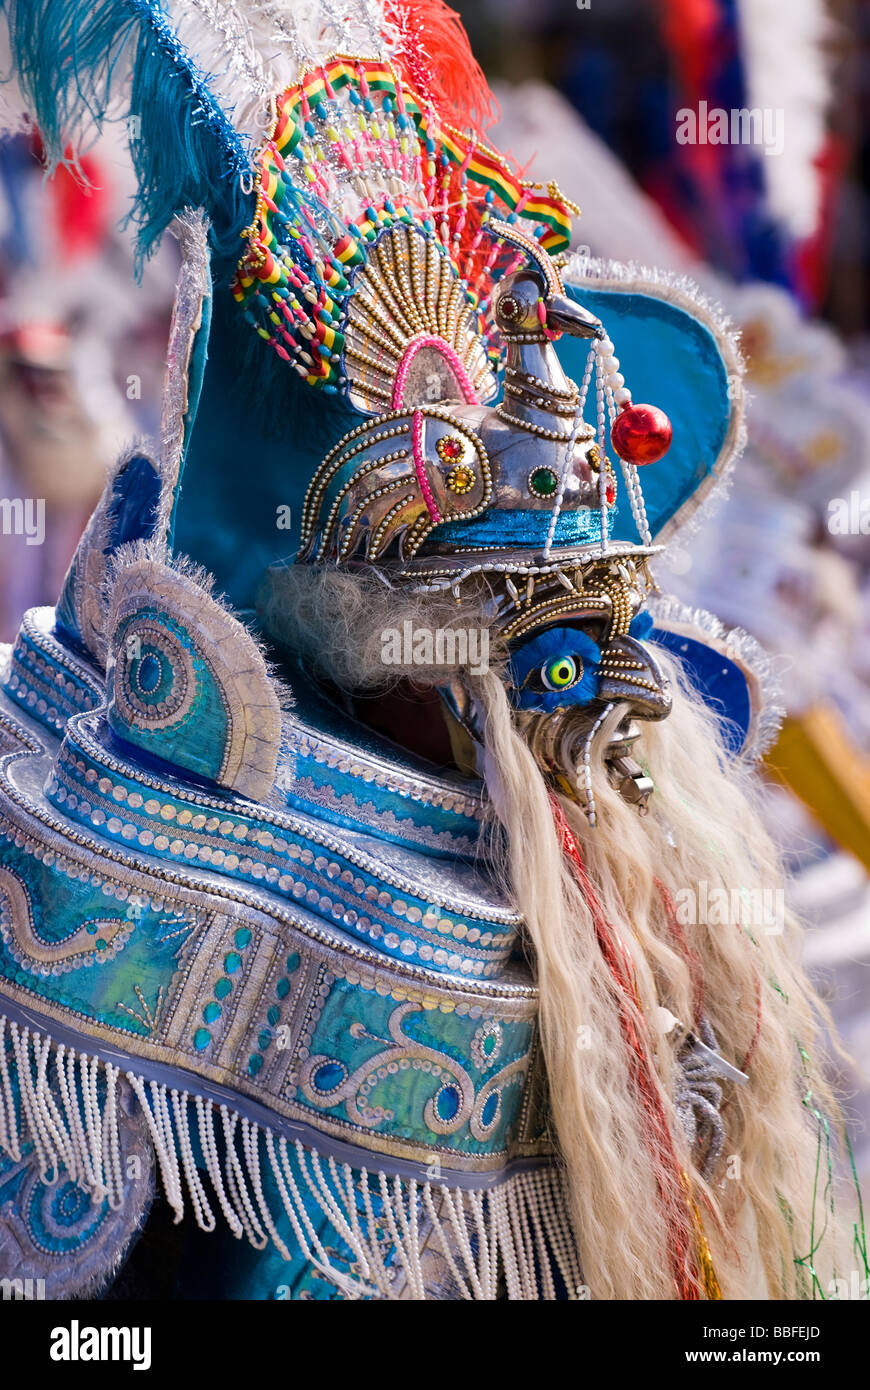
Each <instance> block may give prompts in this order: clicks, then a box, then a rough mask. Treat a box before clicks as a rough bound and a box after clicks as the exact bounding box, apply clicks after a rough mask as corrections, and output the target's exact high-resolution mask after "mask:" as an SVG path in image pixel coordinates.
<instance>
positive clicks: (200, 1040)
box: [193, 1028, 211, 1052]
mask: <svg viewBox="0 0 870 1390" xmlns="http://www.w3.org/2000/svg"><path fill="white" fill-rule="evenodd" d="M210 1042H211V1033H210V1032H209V1031H208V1029H207V1028H197V1030H196V1032H195V1033H194V1035H193V1045H194V1047H195V1048H196V1050H197V1052H202V1051H203V1049H204V1048H206V1047H208V1045H209V1043H210Z"/></svg>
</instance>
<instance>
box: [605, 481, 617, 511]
mask: <svg viewBox="0 0 870 1390" xmlns="http://www.w3.org/2000/svg"><path fill="white" fill-rule="evenodd" d="M604 498H605V501H606V502H607V505H608V507H612V506H613V503H614V501H615V500H616V488H615V487H614V486H613V483H608V484H607V486H606V488H605V489H604Z"/></svg>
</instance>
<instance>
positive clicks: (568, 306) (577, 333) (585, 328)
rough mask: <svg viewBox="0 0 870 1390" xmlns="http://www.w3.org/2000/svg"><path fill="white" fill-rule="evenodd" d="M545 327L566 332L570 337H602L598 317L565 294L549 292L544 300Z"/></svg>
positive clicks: (601, 328) (601, 327) (602, 328)
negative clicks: (545, 312)
mask: <svg viewBox="0 0 870 1390" xmlns="http://www.w3.org/2000/svg"><path fill="white" fill-rule="evenodd" d="M545 308H546V311H547V327H548V328H549V329H551V330H552V331H554V332H559V333H567V334H568V336H569V337H571V338H603V337H604V336H605V335H604V327H603V325H602V323H601V320H600V319H597V318H596V317H595V315H594V314H590V312H589V310H588V309H584V308H583V305H582V304H578V303H577V301H576V299H569V298H568V296H567V295H563V294H551V295H550V296H549V298H548V299H547V300H546V301H545Z"/></svg>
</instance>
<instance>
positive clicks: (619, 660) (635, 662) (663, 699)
mask: <svg viewBox="0 0 870 1390" xmlns="http://www.w3.org/2000/svg"><path fill="white" fill-rule="evenodd" d="M598 699H599V700H612V701H613V702H614V703H617V702H622V703H624V704H627V705H628V707H629V710H630V711H631V713H632V714H633V715H634V716H635V717H636V718H637V719H666V718H667V716H668V715H669V714H670V712H671V706H672V704H673V699H672V696H671V687H670V684H669V682H668V679H667V677H666V676H665V674H664V672H663V671H662V669H661V667H660V666H659V664H658V662H657V661H656V659H655V657H654V656H653V655H652V654H651V652H650V651H649V649H648V648H646V647H644V646H642V645H641V643H640V642H638V641H636V640H635V638H634V637H614V638H613V641H612V642H610V643H609V644H608V646H607V647H606V648H605V650H604V654H603V656H602V658H601V666H600V668H599V681H598Z"/></svg>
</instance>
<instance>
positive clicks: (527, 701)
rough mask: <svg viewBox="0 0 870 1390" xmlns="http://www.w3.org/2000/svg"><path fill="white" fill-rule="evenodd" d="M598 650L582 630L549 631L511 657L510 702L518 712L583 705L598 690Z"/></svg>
mask: <svg viewBox="0 0 870 1390" xmlns="http://www.w3.org/2000/svg"><path fill="white" fill-rule="evenodd" d="M600 661H601V650H600V648H599V647H598V644H597V643H596V642H593V640H592V638H591V637H590V636H589V634H588V633H586V632H583V631H582V629H581V628H576V627H560V628H550V629H549V630H548V631H546V632H540V633H538V635H537V637H533V638H531V639H530V640H529V641H528V642H526V643H525V644H524V645H523V646H521V647H518V648H517V649H516V650H515V651H514V653H513V655H512V656H511V662H510V676H511V691H510V695H511V699H512V700H513V702H514V704H515V705H517V706H518V708H519V709H536V710H554V709H561V708H563V707H564V706H565V705H585V704H588V703H589V701H590V700H592V699H594V698H595V695H596V692H597V690H598V666H599V663H600Z"/></svg>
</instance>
